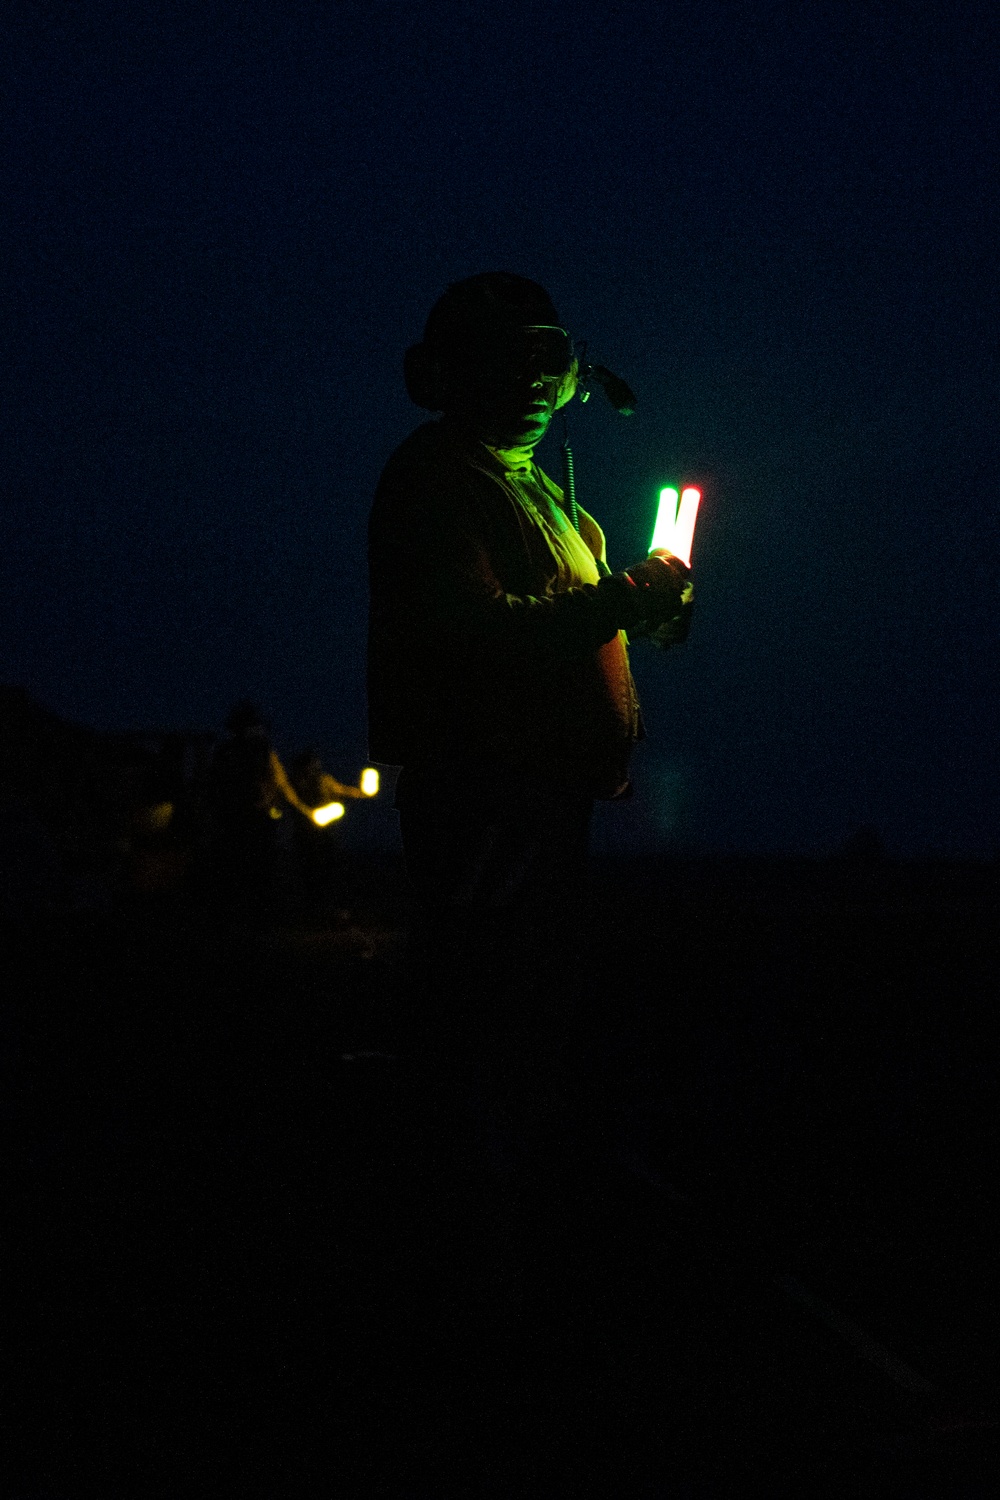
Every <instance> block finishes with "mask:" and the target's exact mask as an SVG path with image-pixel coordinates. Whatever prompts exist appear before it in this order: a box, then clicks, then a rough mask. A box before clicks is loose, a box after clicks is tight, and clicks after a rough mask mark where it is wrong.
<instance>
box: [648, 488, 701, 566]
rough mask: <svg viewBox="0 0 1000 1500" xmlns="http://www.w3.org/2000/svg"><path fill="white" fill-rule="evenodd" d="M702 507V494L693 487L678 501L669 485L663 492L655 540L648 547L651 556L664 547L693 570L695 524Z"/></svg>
mask: <svg viewBox="0 0 1000 1500" xmlns="http://www.w3.org/2000/svg"><path fill="white" fill-rule="evenodd" d="M700 504H701V490H696V489H695V488H694V486H693V485H688V486H687V488H686V489H683V490H681V493H680V500H678V498H677V491H676V490H675V489H673V488H672V487H671V486H670V485H668V486H667V487H666V489H662V490H661V491H660V504H659V506H658V508H657V511H656V525H655V526H654V527H653V539H652V541H651V542H650V544H649V550H650V552H653V551H655V549H656V548H657V547H664V548H666V550H667V551H668V552H670V553H672V554H673V556H674V557H679V558H680V560H681V562H682V563H684V564H685V566H686V567H690V566H691V544H692V542H693V541H694V523H695V521H697V519H698V506H699V505H700Z"/></svg>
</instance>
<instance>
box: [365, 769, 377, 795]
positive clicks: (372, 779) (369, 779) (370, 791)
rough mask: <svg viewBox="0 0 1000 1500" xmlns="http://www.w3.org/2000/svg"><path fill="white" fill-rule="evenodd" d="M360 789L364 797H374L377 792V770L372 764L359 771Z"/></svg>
mask: <svg viewBox="0 0 1000 1500" xmlns="http://www.w3.org/2000/svg"><path fill="white" fill-rule="evenodd" d="M361 790H362V791H363V792H364V794H365V796H366V797H374V796H375V795H376V794H377V792H378V772H377V771H376V770H375V769H374V768H373V767H372V766H368V768H367V769H366V770H364V771H362V772H361Z"/></svg>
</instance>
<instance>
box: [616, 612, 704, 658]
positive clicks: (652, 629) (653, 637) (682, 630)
mask: <svg viewBox="0 0 1000 1500" xmlns="http://www.w3.org/2000/svg"><path fill="white" fill-rule="evenodd" d="M693 609H694V605H693V604H692V603H691V601H690V600H688V601H687V602H686V603H684V604H682V605H681V608H680V613H679V614H677V615H675V616H674V618H673V619H672V620H665V621H664V622H663V624H662V625H655V626H651V625H647V624H646V622H645V621H642V622H641V623H640V624H639V625H637V626H636V627H635V628H634V629H633V630H632V631H631V632H630V634H631V635H632V637H633V638H635V637H636V636H641V637H643V638H644V639H645V640H647V641H652V643H653V645H654V646H656V647H657V648H658V649H659V650H660V651H669V650H670V647H671V646H682V645H683V644H684V642H685V641H686V640H687V638H688V633H689V631H690V629H691V614H692V611H693Z"/></svg>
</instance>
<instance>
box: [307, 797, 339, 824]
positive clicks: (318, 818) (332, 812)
mask: <svg viewBox="0 0 1000 1500" xmlns="http://www.w3.org/2000/svg"><path fill="white" fill-rule="evenodd" d="M343 816H344V804H343V803H342V802H328V803H327V804H326V806H325V807H317V808H315V809H314V810H313V815H312V817H313V822H314V823H316V824H318V825H319V827H320V828H325V827H326V825H327V823H335V822H336V821H337V819H338V818H342V817H343Z"/></svg>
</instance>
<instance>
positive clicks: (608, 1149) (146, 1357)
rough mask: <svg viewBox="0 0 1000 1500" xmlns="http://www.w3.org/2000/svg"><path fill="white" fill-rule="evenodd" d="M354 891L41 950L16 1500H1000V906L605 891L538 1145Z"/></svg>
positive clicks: (933, 874)
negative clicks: (591, 979) (575, 1035)
mask: <svg viewBox="0 0 1000 1500" xmlns="http://www.w3.org/2000/svg"><path fill="white" fill-rule="evenodd" d="M351 881H352V883H353V888H352V897H351V900H352V905H353V906H354V909H355V911H356V913H357V923H356V924H355V925H354V926H353V927H352V926H346V927H345V926H341V927H340V928H336V929H335V928H333V927H330V926H324V925H323V924H319V923H314V924H313V925H312V926H311V927H309V926H308V925H306V924H304V923H301V922H299V923H296V922H295V921H294V920H292V921H289V922H288V923H286V924H285V925H284V926H280V927H279V928H278V929H277V930H276V931H274V932H273V933H271V934H268V935H261V934H244V935H242V936H240V935H236V936H233V935H229V936H221V937H220V936H219V935H218V934H216V933H213V932H211V931H209V930H208V929H206V928H205V927H204V926H203V924H202V923H201V922H200V920H199V917H198V913H197V911H194V910H189V909H185V907H184V905H183V903H179V904H175V905H169V904H168V905H157V904H156V903H153V904H151V905H141V904H140V905H138V906H136V907H135V908H134V910H131V911H128V912H120V913H117V914H115V915H113V916H111V917H107V916H105V917H101V918H76V919H73V921H72V922H70V921H66V922H63V923H61V924H55V926H51V925H50V927H49V928H48V929H47V930H42V931H37V932H34V933H22V934H21V935H20V936H19V937H18V938H16V939H15V940H14V941H13V943H12V945H11V959H12V960H17V959H20V960H21V961H22V969H21V972H22V974H23V978H22V980H21V981H20V982H19V983H18V984H17V985H16V986H14V989H13V993H12V994H11V995H10V997H9V1001H8V1008H7V1009H6V1011H5V1013H4V1019H3V1033H4V1041H5V1057H4V1064H3V1067H4V1078H3V1110H4V1134H5V1137H6V1147H5V1156H6V1163H7V1167H6V1171H7V1189H6V1193H5V1206H4V1215H3V1221H4V1222H3V1259H4V1265H5V1274H4V1282H5V1300H6V1312H7V1326H8V1334H7V1340H6V1343H7V1349H6V1362H7V1368H6V1370H5V1377H6V1378H5V1397H6V1407H7V1410H8V1413H9V1414H10V1418H12V1420H9V1423H8V1428H7V1431H8V1437H7V1438H6V1439H5V1441H4V1458H3V1461H2V1462H3V1486H4V1487H3V1488H2V1490H0V1494H2V1495H3V1496H4V1497H5V1500H6V1497H10V1500H14V1497H20V1500H43V1497H44V1500H76V1497H84V1496H87V1497H91V1496H95V1497H96V1496H100V1497H105V1496H107V1497H112V1496H113V1497H116V1500H119V1497H120V1500H131V1497H147V1496H148V1497H164V1500H168V1497H169V1500H175V1497H182V1496H201V1497H209V1496H215V1495H231V1494H237V1495H240V1494H247V1495H249V1494H255V1495H256V1494H271V1495H276V1496H277V1495H285V1494H287V1495H294V1496H341V1495H359V1496H373V1497H376V1496H393V1497H395V1496H399V1497H411V1496H412V1497H417V1496H420V1497H423V1496H439V1495H445V1494H448V1493H451V1494H456V1493H457V1494H464V1495H468V1496H478V1495H490V1496H493V1495H496V1496H510V1497H517V1496H522V1495H523V1496H536V1495H537V1496H563V1495H566V1496H577V1495H581V1496H583V1495H588V1496H589V1495H595V1496H608V1497H622V1500H627V1497H633V1496H635V1497H649V1500H653V1497H673V1496H684V1497H686V1496H715V1495H725V1496H742V1495H748V1496H749V1495H758V1494H763V1495H802V1496H809V1495H832V1496H844V1497H849V1496H859V1497H861V1496H879V1497H881V1496H899V1497H917V1496H948V1497H952V1496H956V1497H958V1496H967V1495H969V1496H972V1495H976V1496H979V1495H982V1496H987V1495H989V1496H992V1495H993V1494H995V1493H996V1491H997V1478H998V1471H997V1466H996V1429H995V1425H994V1423H995V1417H996V1412H997V1399H996V1398H997V1394H998V1390H1000V1375H998V1363H997V1358H998V1333H1000V1327H998V1324H1000V1300H998V1296H997V1259H996V1252H995V1239H994V1227H993V1226H994V1220H995V1217H996V1207H997V1199H998V1197H1000V1179H998V1174H997V1171H996V1166H995V1154H996V1139H997V1125H998V1097H997V1087H996V1074H997V1027H996V1020H995V1013H996V995H997V983H996V960H995V937H994V932H995V915H996V883H995V882H996V874H995V871H992V870H990V869H989V868H986V867H976V868H973V867H969V868H963V867H957V866H941V867H937V868H934V867H930V866H928V867H923V868H920V867H910V868H905V867H891V866H884V867H877V868H865V867H861V866H857V867H851V866H847V865H845V866H841V867H837V866H833V865H826V866H816V865H801V866H796V865H791V864H776V865H771V866H767V865H749V864H743V865H737V864H733V865H709V864H703V865H699V864H686V865H681V864H677V865H639V864H632V865H627V866H618V867H616V866H613V865H606V866H603V867H602V868H600V869H599V871H598V874H597V897H598V900H597V905H596V911H597V918H596V920H595V928H594V931H595V952H594V956H593V972H594V975H595V984H594V993H593V996H592V997H591V998H590V999H589V1000H588V1001H587V1003H586V1010H587V1015H586V1017H585V1018H584V1029H585V1030H586V1033H587V1035H588V1037H589V1038H590V1050H589V1055H590V1070H591V1086H590V1089H589V1091H584V1092H582V1093H581V1095H580V1097H579V1100H578V1101H577V1102H576V1103H574V1102H573V1101H572V1100H569V1101H567V1102H566V1105H565V1108H564V1109H562V1110H557V1111H556V1112H555V1114H553V1113H552V1112H551V1111H550V1112H549V1113H548V1114H546V1113H545V1112H544V1111H543V1112H542V1115H541V1116H538V1115H537V1114H536V1116H534V1117H533V1118H532V1122H531V1124H530V1126H528V1127H525V1128H523V1129H521V1130H520V1131H517V1130H515V1131H514V1134H513V1137H512V1136H511V1135H510V1133H509V1132H508V1133H506V1134H505V1132H504V1130H502V1129H498V1128H497V1125H496V1121H491V1120H490V1119H489V1118H486V1119H484V1118H483V1113H482V1110H477V1109H476V1107H475V1106H474V1105H470V1100H469V1092H468V1089H467V1088H466V1087H465V1085H464V1084H463V1081H462V1079H461V1078H459V1077H457V1076H456V1075H455V1073H454V1070H453V1069H451V1068H450V1067H449V1066H448V1065H446V1064H444V1063H440V1062H435V1061H434V1060H433V1059H428V1058H418V1057H415V1056H413V1055H412V1054H410V1053H408V1052H407V1051H406V1050H405V1047H404V1046H402V1043H401V1038H402V1037H404V1036H405V1034H406V1027H405V1024H403V1023H405V1016H402V1015H401V1010H402V1008H403V1007H404V1000H403V998H402V990H401V984H400V968H401V963H400V960H401V951H402V950H401V947H400V942H399V933H400V929H401V926H402V922H403V918H404V908H405V896H404V892H403V884H402V879H401V875H400V872H399V870H398V867H397V866H396V865H395V864H394V863H393V862H392V861H391V860H386V861H384V862H382V863H377V862H376V863H372V862H367V863H366V862H365V861H364V860H362V859H361V858H360V857H359V858H357V861H356V865H355V868H354V869H353V871H352V873H351ZM525 1066H526V1069H530V1060H526V1064H525ZM595 1099H597V1100H599V1104H598V1106H597V1107H595V1106H594V1104H593V1101H594V1100H595Z"/></svg>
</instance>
